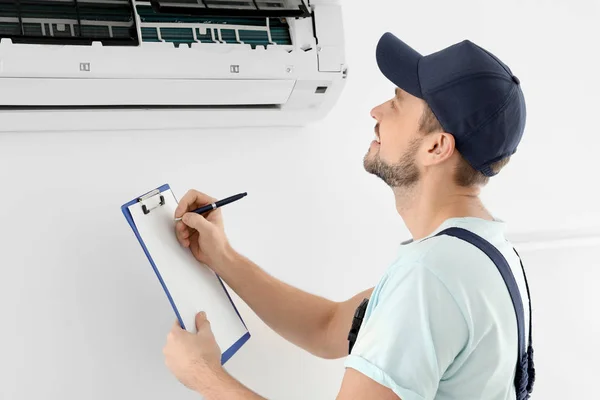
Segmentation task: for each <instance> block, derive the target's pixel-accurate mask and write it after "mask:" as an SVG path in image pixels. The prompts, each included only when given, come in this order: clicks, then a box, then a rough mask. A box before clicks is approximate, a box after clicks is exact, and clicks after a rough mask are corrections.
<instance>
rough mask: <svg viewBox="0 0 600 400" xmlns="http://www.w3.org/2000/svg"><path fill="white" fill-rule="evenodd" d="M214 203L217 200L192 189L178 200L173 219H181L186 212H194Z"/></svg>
mask: <svg viewBox="0 0 600 400" xmlns="http://www.w3.org/2000/svg"><path fill="white" fill-rule="evenodd" d="M215 201H217V199H215V198H214V197H211V196H209V195H207V194H204V193H202V192H199V191H197V190H193V189H192V190H190V191H188V192H187V193H186V194H185V195H184V196H183V197H182V198H181V200H179V204H178V205H177V208H176V209H175V218H181V217H182V216H183V214H185V213H186V212H187V211H192V210H195V209H197V208H200V207H202V206H204V205H207V204H210V203H214V202H215Z"/></svg>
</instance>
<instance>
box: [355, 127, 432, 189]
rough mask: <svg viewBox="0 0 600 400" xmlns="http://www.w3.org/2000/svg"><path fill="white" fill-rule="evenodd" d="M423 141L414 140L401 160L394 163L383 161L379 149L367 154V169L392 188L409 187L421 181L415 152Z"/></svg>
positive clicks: (365, 163)
mask: <svg viewBox="0 0 600 400" xmlns="http://www.w3.org/2000/svg"><path fill="white" fill-rule="evenodd" d="M420 143H421V141H420V140H419V139H415V140H413V141H412V142H411V143H410V145H409V146H408V149H407V150H406V151H405V152H404V154H403V155H402V157H400V160H399V161H398V162H396V163H394V164H389V163H386V162H385V161H383V160H382V159H381V157H380V155H379V149H377V153H375V154H374V155H373V156H369V153H367V154H366V155H365V158H364V167H365V170H366V171H367V172H368V173H370V174H373V175H375V176H377V177H378V178H380V179H381V180H383V181H384V182H385V183H386V184H387V185H388V186H390V187H391V188H409V187H411V186H413V185H415V184H416V183H417V182H418V181H419V177H420V174H419V169H418V168H417V164H416V162H415V154H416V152H417V149H418V147H419V144H420Z"/></svg>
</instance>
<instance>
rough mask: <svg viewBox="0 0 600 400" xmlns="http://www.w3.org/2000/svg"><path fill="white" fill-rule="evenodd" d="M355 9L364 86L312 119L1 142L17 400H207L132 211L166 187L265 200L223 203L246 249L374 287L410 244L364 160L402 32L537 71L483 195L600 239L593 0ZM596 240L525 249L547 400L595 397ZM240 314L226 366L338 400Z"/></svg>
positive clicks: (271, 262) (322, 373) (1, 388)
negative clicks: (389, 39) (187, 384)
mask: <svg viewBox="0 0 600 400" xmlns="http://www.w3.org/2000/svg"><path fill="white" fill-rule="evenodd" d="M345 7H346V8H345V24H346V37H347V46H348V47H347V48H348V62H349V64H350V76H349V80H348V86H347V88H346V90H345V92H344V94H343V97H342V99H341V100H340V102H339V104H338V105H337V107H336V108H335V110H334V111H333V112H332V113H331V114H330V116H329V117H328V118H327V119H326V120H325V121H322V122H321V123H319V124H316V125H314V126H311V127H309V128H306V129H298V130H291V129H287V130H281V129H276V130H273V129H249V130H212V131H173V132H160V131H149V132H143V131H129V132H86V133H60V132H58V133H44V134H42V133H19V134H3V135H1V136H0V182H1V183H2V191H1V195H2V203H1V204H2V207H0V243H1V245H0V246H1V248H0V250H1V251H0V268H1V271H2V273H3V274H2V279H0V311H1V313H0V315H1V316H2V318H1V319H0V321H2V322H1V324H2V329H1V330H0V377H1V378H0V381H1V382H2V383H1V384H0V399H10V400H13V399H14V400H24V399H28V400H29V399H36V398H38V399H42V398H43V399H49V400H59V399H60V400H71V399H90V400H104V399H125V398H135V399H141V398H143V399H145V400H152V399H163V398H165V397H168V398H171V399H192V398H196V397H195V396H193V395H192V394H191V393H189V392H188V391H187V390H186V389H184V388H183V387H182V386H181V385H179V384H178V382H176V381H175V380H174V378H172V377H171V375H170V374H169V373H168V371H167V370H166V368H165V367H164V365H163V358H162V352H161V350H162V346H163V344H164V340H165V337H166V334H167V332H168V330H169V329H170V327H171V324H172V322H173V321H174V315H173V312H172V310H171V308H170V306H169V304H168V302H167V299H166V297H165V296H164V294H163V292H162V290H161V288H160V286H159V284H158V281H157V280H156V278H155V276H154V275H153V273H152V270H151V268H150V265H149V264H148V262H147V260H146V258H145V256H144V254H143V253H142V251H141V249H140V247H139V245H138V244H137V241H136V240H135V238H134V237H133V236H132V234H131V231H130V229H129V227H128V226H127V224H126V222H125V220H124V218H123V216H122V214H121V212H120V209H119V207H120V206H121V204H123V203H124V202H126V201H127V200H130V199H131V198H133V197H134V196H136V195H139V194H140V193H143V192H144V191H147V190H149V189H152V188H154V187H156V186H158V185H160V184H162V183H169V184H171V186H172V187H173V189H174V191H175V194H176V195H177V196H179V197H181V196H182V195H183V194H184V192H185V191H186V190H187V189H188V188H192V187H194V188H197V189H200V190H202V191H205V192H207V193H209V194H211V195H213V196H215V197H222V196H227V195H230V194H233V193H237V192H239V191H248V193H249V196H248V197H247V198H245V199H244V200H243V201H241V202H239V203H237V204H235V205H233V206H230V207H228V208H227V209H226V210H224V215H225V220H226V227H227V231H228V233H229V236H230V238H231V241H232V242H233V244H234V245H235V246H236V247H237V248H238V249H239V250H240V251H241V252H243V253H244V254H246V255H247V256H249V257H251V258H252V259H253V260H255V261H256V262H258V263H259V264H260V265H262V266H263V267H264V268H265V269H266V270H268V271H269V272H271V273H273V274H275V275H276V276H278V277H279V278H281V279H284V280H285V281H287V282H290V283H293V284H295V285H297V286H299V287H301V288H303V289H305V290H309V291H311V292H314V293H318V294H321V295H325V296H328V297H331V298H333V299H344V298H346V297H348V296H351V295H352V294H354V293H356V292H357V291H359V290H362V289H364V288H365V287H366V286H372V285H374V284H375V283H376V282H377V279H378V277H379V275H380V273H381V272H382V271H383V270H384V269H385V268H386V267H387V264H388V263H389V262H390V261H391V259H392V257H393V254H394V252H395V250H396V246H397V244H398V242H399V241H401V240H403V239H406V238H407V237H408V236H407V231H406V229H405V228H404V226H403V224H402V221H401V220H400V219H399V217H398V216H397V215H396V214H395V210H394V204H393V198H392V196H391V192H390V191H389V190H388V189H387V188H386V187H384V186H383V184H382V183H381V182H379V181H378V180H376V179H375V178H372V177H370V176H368V175H367V174H366V173H364V172H363V169H362V157H363V155H364V153H365V152H366V150H367V148H368V145H369V142H370V141H371V138H372V135H373V134H372V132H373V126H374V121H373V120H372V119H371V118H370V117H369V110H370V108H371V107H372V106H374V105H375V104H377V103H378V102H381V101H384V100H385V99H387V98H388V97H389V96H391V95H392V90H393V87H392V86H391V84H389V83H388V82H386V81H385V80H384V79H383V77H382V76H381V75H380V74H379V72H378V70H377V66H376V64H375V59H374V49H375V45H376V41H377V39H378V38H379V36H380V35H381V34H382V33H383V32H385V31H387V30H390V31H392V32H394V33H396V34H397V35H399V36H400V37H402V38H404V39H405V40H406V41H407V42H408V43H411V44H412V45H414V46H415V47H416V48H417V49H419V50H420V51H421V52H423V53H428V52H432V51H435V50H438V49H440V48H442V47H445V46H447V45H450V44H452V43H454V42H457V41H459V40H462V39H464V38H469V39H471V40H473V41H475V42H476V43H478V44H481V45H482V46H484V47H486V48H488V49H489V50H491V51H492V52H494V53H496V54H497V55H498V56H499V57H501V58H502V59H503V60H505V61H506V62H507V63H508V64H509V65H510V66H511V68H512V69H513V72H515V74H516V75H517V76H518V77H519V78H520V79H521V81H522V85H523V88H524V90H525V94H526V98H527V101H528V107H529V120H528V126H527V131H526V134H525V138H524V140H523V144H522V147H521V149H520V150H519V152H518V154H517V156H516V157H515V159H514V160H513V161H512V162H511V163H510V164H509V166H508V167H507V168H506V170H505V172H504V173H503V174H502V175H501V176H499V177H498V178H496V179H495V180H494V181H493V182H492V184H491V185H490V187H489V188H488V190H487V191H486V193H485V195H484V198H485V200H486V202H487V204H488V205H489V207H490V208H491V209H492V211H494V212H495V214H496V215H497V216H498V217H500V218H503V219H505V220H507V221H508V222H509V223H510V227H511V232H512V233H513V234H514V235H515V236H518V237H519V238H522V239H524V240H528V238H535V237H537V236H543V235H544V234H548V232H550V233H551V235H550V236H552V234H554V233H553V232H560V233H564V232H572V233H573V234H577V233H578V232H583V231H585V232H591V233H592V234H595V232H599V231H600V213H599V212H598V208H597V206H596V205H597V203H598V200H597V195H596V194H595V193H597V192H595V191H597V188H596V187H595V186H594V185H593V184H592V182H594V181H596V180H597V178H596V176H595V175H596V174H595V173H594V171H595V170H597V167H596V164H597V157H595V155H596V153H597V148H598V146H600V135H599V133H600V132H598V127H597V125H598V124H597V123H596V121H595V120H594V117H595V116H596V114H597V110H596V108H597V104H598V101H597V93H599V92H600V80H599V79H598V76H597V71H598V70H599V69H600V65H599V64H600V58H599V57H598V43H597V40H598V38H599V37H600V34H599V30H598V28H597V26H598V24H597V21H598V19H599V18H600V5H598V3H597V2H596V1H591V0H590V1H587V2H584V1H579V2H567V1H562V2H559V1H553V2H548V1H541V0H540V1H528V2H522V1H519V2H517V1H516V0H512V1H505V2H501V3H499V2H494V3H491V2H481V1H475V0H472V1H453V2H445V1H441V0H440V1H437V2H435V3H434V2H390V1H381V0H372V1H369V2H360V3H359V2H356V1H352V2H346V3H345ZM0 123H1V115H0ZM134 139H139V140H141V141H142V142H143V145H137V146H134V145H133V141H134ZM519 235H520V236H519ZM536 235H537V236H536ZM598 249H599V247H598V245H597V244H592V245H589V246H587V247H581V248H576V249H573V248H569V249H557V250H552V249H551V248H550V249H547V250H537V251H525V252H524V253H523V254H522V255H523V257H524V259H525V260H526V262H527V266H528V271H530V272H529V279H530V283H531V286H532V290H533V297H534V301H535V303H534V306H535V309H536V313H535V314H534V321H535V327H534V331H535V335H536V338H535V339H536V350H537V353H536V361H537V363H536V365H537V367H538V371H539V374H540V376H539V378H538V385H537V387H536V392H535V397H534V398H538V399H554V398H556V399H558V398H589V397H590V396H592V395H591V393H593V392H592V390H594V387H593V384H594V380H593V378H594V377H595V376H596V375H597V374H598V372H600V368H599V367H598V366H597V364H596V363H595V360H597V359H598V358H599V356H600V353H599V351H598V345H597V341H596V340H595V338H597V337H598V333H600V332H599V331H600V326H599V323H598V319H597V317H596V316H595V313H594V310H593V309H592V307H593V305H594V304H598V303H599V302H600V295H599V294H598V291H597V290H594V289H595V288H594V286H593V285H594V282H597V281H598V278H600V276H599V273H598V269H597V267H598V266H599V265H598V261H597V258H596V253H597V251H598ZM594 267H596V268H594ZM234 298H235V297H234ZM235 299H237V298H235ZM237 304H238V305H239V307H240V309H241V312H242V314H243V316H244V318H245V320H246V321H247V323H248V324H249V328H250V330H251V331H252V334H253V338H252V339H251V341H250V342H248V344H247V345H246V346H245V347H244V348H243V349H242V350H241V351H240V353H239V354H238V355H237V356H236V357H234V358H233V359H232V360H231V361H230V363H229V364H228V368H229V370H230V371H231V372H232V373H234V375H235V376H236V377H237V378H239V379H240V380H241V381H243V382H244V383H246V384H248V385H249V386H251V387H252V388H253V389H255V390H257V391H258V392H260V393H261V394H263V395H264V396H266V397H268V398H272V399H307V398H310V399H331V398H334V396H335V394H336V391H337V388H338V387H339V382H340V379H341V376H342V374H343V369H342V361H341V360H340V361H322V360H317V359H315V358H312V357H310V356H309V355H307V354H306V353H304V352H303V351H301V350H298V349H296V348H294V347H292V346H291V345H289V344H288V343H287V342H285V341H283V340H282V339H280V338H278V337H277V336H276V335H275V334H273V333H272V332H271V331H270V330H268V329H267V328H266V327H265V326H264V325H263V324H262V322H260V321H259V320H257V318H256V317H255V316H254V315H253V314H252V313H251V311H250V310H248V308H247V307H245V306H244V305H243V304H242V303H241V302H239V301H238V302H237ZM209 317H210V316H209ZM578 362H580V363H583V368H582V371H581V372H578V371H577V370H576V369H575V366H576V365H577V363H578ZM578 374H581V375H582V379H581V382H580V383H577V382H576V381H575V379H576V377H577V375H578Z"/></svg>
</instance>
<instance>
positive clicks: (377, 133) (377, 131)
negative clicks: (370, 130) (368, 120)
mask: <svg viewBox="0 0 600 400" xmlns="http://www.w3.org/2000/svg"><path fill="white" fill-rule="evenodd" d="M375 141H376V142H377V143H379V144H381V139H380V138H379V124H378V125H375Z"/></svg>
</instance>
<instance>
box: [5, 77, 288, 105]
mask: <svg viewBox="0 0 600 400" xmlns="http://www.w3.org/2000/svg"><path fill="white" fill-rule="evenodd" d="M294 84H295V81H294V80H291V79H290V80H251V79H248V80H233V79H61V78H54V79H48V78H29V79H24V78H0V87H2V96H0V106H2V107H4V108H6V107H14V108H20V107H31V108H36V107H37V108H44V107H67V108H68V107H73V108H80V107H94V106H103V107H116V108H118V107H119V106H163V107H164V106H172V107H177V106H192V107H193V106H198V107H201V106H250V105H252V106H261V105H263V106H279V105H282V104H285V103H286V101H287V100H288V98H289V97H290V94H291V93H292V90H293V89H294Z"/></svg>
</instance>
